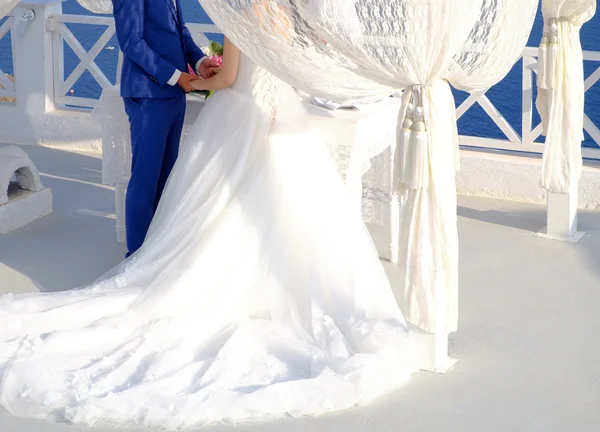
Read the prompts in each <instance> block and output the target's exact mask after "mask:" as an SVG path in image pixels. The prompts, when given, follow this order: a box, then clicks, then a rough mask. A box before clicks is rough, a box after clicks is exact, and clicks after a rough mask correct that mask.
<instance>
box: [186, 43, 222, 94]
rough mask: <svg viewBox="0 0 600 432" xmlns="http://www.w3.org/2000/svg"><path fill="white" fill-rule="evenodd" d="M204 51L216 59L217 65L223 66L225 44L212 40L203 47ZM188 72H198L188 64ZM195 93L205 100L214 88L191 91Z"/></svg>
mask: <svg viewBox="0 0 600 432" xmlns="http://www.w3.org/2000/svg"><path fill="white" fill-rule="evenodd" d="M202 52H204V54H205V55H206V56H207V57H209V58H210V59H212V60H214V61H215V63H216V64H217V66H221V64H222V63H223V46H222V45H221V44H220V43H219V42H217V41H210V43H209V44H208V46H207V47H203V48H202ZM188 73H190V74H192V75H195V74H196V72H195V71H194V70H193V69H192V68H191V67H190V65H188ZM191 93H193V94H195V95H198V96H202V97H203V98H204V99H205V100H206V99H208V98H209V97H210V96H211V95H212V93H213V92H212V90H210V91H209V90H195V91H193V92H191Z"/></svg>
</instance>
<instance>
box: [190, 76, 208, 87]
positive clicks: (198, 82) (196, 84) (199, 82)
mask: <svg viewBox="0 0 600 432" xmlns="http://www.w3.org/2000/svg"><path fill="white" fill-rule="evenodd" d="M202 84H204V80H203V79H196V80H193V81H190V85H191V86H192V88H193V89H194V90H206V89H205V88H204V86H203V85H202Z"/></svg>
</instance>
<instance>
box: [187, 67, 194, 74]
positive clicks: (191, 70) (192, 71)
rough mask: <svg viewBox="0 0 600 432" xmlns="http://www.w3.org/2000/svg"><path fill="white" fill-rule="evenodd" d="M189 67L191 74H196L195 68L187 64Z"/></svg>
mask: <svg viewBox="0 0 600 432" xmlns="http://www.w3.org/2000/svg"><path fill="white" fill-rule="evenodd" d="M187 67H188V73H189V74H190V75H196V71H194V69H192V67H191V66H190V65H187Z"/></svg>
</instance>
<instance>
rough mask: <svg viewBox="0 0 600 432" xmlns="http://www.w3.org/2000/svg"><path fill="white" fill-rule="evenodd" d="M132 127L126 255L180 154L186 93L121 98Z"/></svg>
mask: <svg viewBox="0 0 600 432" xmlns="http://www.w3.org/2000/svg"><path fill="white" fill-rule="evenodd" d="M124 102H125V111H126V112H127V116H128V117H129V124H130V127H131V152H132V163H131V179H130V181H129V185H128V187H127V196H126V203H125V211H126V216H125V217H126V224H127V249H128V253H127V255H126V256H127V257H128V256H130V255H131V254H133V253H134V252H135V251H137V250H138V249H139V248H140V246H141V245H142V243H143V242H144V239H145V237H146V233H147V232H148V228H149V227H150V223H151V222H152V218H153V217H154V212H155V211H156V208H157V207H158V203H159V201H160V197H161V195H162V192H163V189H164V187H165V184H166V182H167V179H168V178H169V174H171V170H172V169H173V166H174V165H175V161H176V160H177V155H178V153H179V142H180V139H181V131H182V128H183V121H184V117H185V106H186V104H185V93H183V92H182V93H181V96H177V97H172V98H124Z"/></svg>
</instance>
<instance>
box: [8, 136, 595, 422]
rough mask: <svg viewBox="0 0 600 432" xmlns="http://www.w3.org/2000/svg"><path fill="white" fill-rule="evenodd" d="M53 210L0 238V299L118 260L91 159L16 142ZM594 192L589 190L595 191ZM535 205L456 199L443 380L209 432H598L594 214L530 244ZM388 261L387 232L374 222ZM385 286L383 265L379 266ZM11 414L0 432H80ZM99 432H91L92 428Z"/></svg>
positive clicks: (108, 202) (89, 273) (73, 281)
mask: <svg viewBox="0 0 600 432" xmlns="http://www.w3.org/2000/svg"><path fill="white" fill-rule="evenodd" d="M25 150H26V151H27V153H28V154H29V155H30V157H31V158H32V160H33V161H34V163H35V164H37V166H38V168H39V169H40V171H41V172H42V181H43V182H44V183H45V185H46V186H48V187H50V188H52V190H53V193H54V207H55V211H54V213H53V214H51V215H50V216H47V217H45V218H42V219H40V220H38V221H36V222H34V223H32V224H30V225H28V226H26V227H25V228H22V229H20V230H18V231H15V232H12V233H10V234H7V235H2V236H0V292H2V293H5V292H27V291H34V290H38V289H41V290H44V291H55V290H63V289H69V288H73V287H77V286H81V285H85V284H87V283H89V282H91V281H93V280H95V279H96V278H98V277H99V276H101V275H102V274H103V273H104V272H105V271H107V270H109V269H110V268H111V267H112V266H113V265H115V264H116V263H118V262H119V261H120V260H121V259H122V256H123V254H124V252H125V250H124V248H123V246H122V245H118V244H117V243H116V241H115V232H114V224H115V221H114V195H113V191H112V189H111V188H108V187H105V186H102V185H101V183H100V179H101V172H100V168H101V160H100V159H99V156H98V155H96V154H82V153H72V152H64V151H58V150H52V149H43V148H31V147H26V148H25ZM599 187H600V185H599ZM544 211H545V209H544V208H543V207H539V206H534V205H529V204H521V203H512V202H507V201H493V200H487V199H478V198H466V197H463V198H460V199H459V209H458V213H459V229H460V246H461V257H460V259H461V260H460V323H459V327H460V329H459V331H458V332H457V333H456V334H453V335H452V336H451V340H450V354H451V355H452V356H453V357H457V358H458V359H459V362H458V364H457V365H456V366H455V368H454V369H453V370H452V371H451V372H450V373H448V374H447V375H435V374H429V373H425V372H420V373H417V374H416V375H415V376H414V378H413V379H412V381H411V382H410V383H409V384H408V385H406V386H404V387H403V388H402V389H400V390H398V391H397V392H396V393H394V394H392V395H389V396H388V397H385V398H383V399H381V400H378V401H376V402H375V403H374V404H372V405H371V406H369V407H367V408H363V409H353V410H349V411H347V412H343V413H337V414H332V415H326V416H322V417H319V418H303V419H283V420H280V421H275V422H272V423H268V424H264V425H260V426H252V427H238V428H234V427H231V426H227V425H218V426H210V427H206V428H203V429H202V430H205V431H208V432H217V431H218V432H225V431H233V430H234V429H235V430H240V431H247V432H259V431H260V432H281V431H285V432H300V431H303V432H304V431H306V432H308V431H310V432H319V431H323V432H324V431H327V432H336V431H343V432H563V431H564V432H579V431H581V432H593V431H598V430H600V342H599V340H600V339H599V335H600V213H593V212H588V213H583V214H581V215H580V230H582V231H585V232H587V234H586V236H585V237H584V238H583V239H582V240H581V241H580V242H579V243H576V244H569V243H562V242H556V241H551V240H544V239H540V238H536V237H534V236H533V234H534V233H535V232H536V231H538V230H539V229H540V228H542V226H543V225H544V218H545V213H544ZM371 228H372V233H373V237H374V239H375V241H376V243H377V244H378V247H380V252H381V255H382V256H383V257H384V258H385V256H386V250H387V248H386V244H387V238H386V235H385V230H383V229H382V228H379V227H371ZM384 265H385V266H386V269H387V271H388V273H389V275H390V278H391V280H392V282H394V281H395V279H396V278H397V275H396V272H395V269H394V267H393V266H392V265H390V264H388V263H387V262H384ZM82 430H85V429H84V428H78V427H74V426H69V425H65V424H52V423H46V422H41V421H33V420H27V419H17V418H14V417H12V416H10V415H9V414H7V413H6V412H5V411H3V410H2V409H0V431H1V432H50V431H52V432H79V431H82ZM95 430H96V431H98V432H104V431H100V430H99V429H95Z"/></svg>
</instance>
